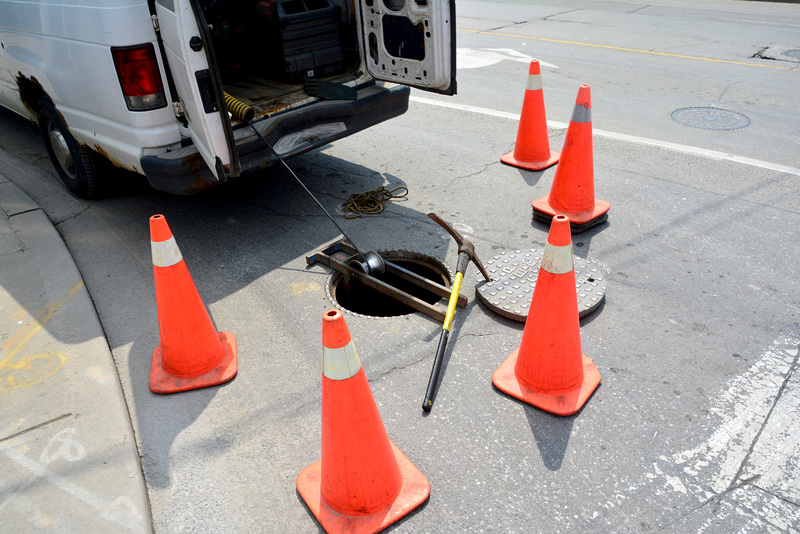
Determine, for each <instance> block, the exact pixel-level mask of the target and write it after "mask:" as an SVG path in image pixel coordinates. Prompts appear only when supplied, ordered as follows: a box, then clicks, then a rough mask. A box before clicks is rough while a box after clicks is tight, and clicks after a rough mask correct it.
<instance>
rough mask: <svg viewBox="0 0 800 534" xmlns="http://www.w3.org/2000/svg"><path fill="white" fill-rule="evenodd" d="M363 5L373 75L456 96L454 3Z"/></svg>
mask: <svg viewBox="0 0 800 534" xmlns="http://www.w3.org/2000/svg"><path fill="white" fill-rule="evenodd" d="M358 6H359V15H360V17H361V37H362V39H363V43H364V51H365V56H366V57H365V58H364V59H365V61H366V63H367V71H369V73H370V74H371V75H372V76H374V77H375V78H377V79H378V80H384V81H388V82H395V83H401V84H404V85H410V86H412V87H416V88H418V89H425V90H426V91H434V92H437V93H443V94H446V95H454V94H455V93H456V35H455V29H456V21H455V17H456V2H455V0H358Z"/></svg>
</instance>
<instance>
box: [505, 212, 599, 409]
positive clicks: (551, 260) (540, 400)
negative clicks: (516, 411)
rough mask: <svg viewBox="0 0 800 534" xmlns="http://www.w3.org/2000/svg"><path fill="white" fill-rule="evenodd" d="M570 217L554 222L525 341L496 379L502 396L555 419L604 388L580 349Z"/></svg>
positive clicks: (595, 371) (529, 316) (561, 217)
mask: <svg viewBox="0 0 800 534" xmlns="http://www.w3.org/2000/svg"><path fill="white" fill-rule="evenodd" d="M576 297H577V295H576V294H575V271H574V267H573V263H572V237H571V235H570V228H569V219H568V218H567V217H566V216H564V215H557V216H555V217H554V218H553V223H552V225H551V227H550V234H549V235H548V236H547V244H546V245H545V247H544V254H543V256H542V262H541V267H540V269H539V278H538V279H537V280H536V287H535V288H534V290H533V300H532V302H531V307H530V312H529V313H528V319H527V321H526V322H525V330H524V331H523V332H522V343H521V344H520V346H519V347H518V348H517V349H516V350H515V351H514V352H512V353H511V356H509V357H508V359H507V360H506V361H505V362H503V364H502V365H500V367H498V368H497V370H496V371H495V372H494V374H493V375H492V383H494V385H495V386H496V387H497V389H499V390H500V391H503V392H504V393H507V394H508V395H511V396H512V397H516V398H518V399H520V400H521V401H524V402H527V403H528V404H532V405H533V406H536V407H537V408H541V409H542V410H545V411H548V412H550V413H554V414H556V415H572V414H574V413H575V412H577V411H578V410H580V408H581V406H583V405H584V403H585V402H586V400H587V399H588V398H589V396H590V395H591V394H592V392H593V391H594V390H595V388H597V386H598V384H600V379H601V376H600V372H599V371H598V370H597V367H596V366H595V365H594V363H592V359H591V358H589V357H587V356H584V355H583V354H582V351H581V333H580V324H579V322H578V300H577V298H576Z"/></svg>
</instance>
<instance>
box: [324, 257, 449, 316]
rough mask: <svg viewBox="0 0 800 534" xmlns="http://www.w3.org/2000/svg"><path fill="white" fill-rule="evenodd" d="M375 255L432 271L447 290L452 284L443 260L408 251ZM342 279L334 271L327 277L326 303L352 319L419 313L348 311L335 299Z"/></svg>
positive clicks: (447, 267)
mask: <svg viewBox="0 0 800 534" xmlns="http://www.w3.org/2000/svg"><path fill="white" fill-rule="evenodd" d="M377 253H378V254H379V255H380V257H381V258H383V259H384V260H385V261H390V262H393V263H397V262H398V261H399V262H411V263H419V264H421V265H424V266H425V267H427V268H429V269H433V270H434V271H436V273H437V274H439V275H440V276H441V277H442V285H443V286H444V287H446V288H448V289H449V288H450V284H451V283H452V280H453V276H454V275H453V272H452V270H451V269H450V266H449V265H447V263H446V262H445V261H443V260H439V259H437V258H434V257H433V256H429V255H427V254H423V253H421V252H412V251H408V250H380V251H377ZM344 278H345V275H344V274H343V273H341V272H339V271H336V270H334V271H333V272H331V274H330V276H329V277H328V282H327V283H326V284H325V296H326V297H327V298H328V301H330V302H331V303H332V304H333V305H334V307H336V309H338V310H341V311H342V312H343V313H347V314H350V315H352V316H354V317H363V318H365V319H393V318H397V317H408V316H409V315H414V314H415V313H421V312H417V310H414V309H413V308H411V309H410V311H409V312H408V313H403V314H399V315H367V314H364V313H359V312H356V311H353V310H350V309H349V308H345V307H344V306H342V305H341V304H340V303H339V301H338V300H337V299H336V286H337V285H338V284H339V283H340V282H341V281H342V280H343V279H344ZM440 300H444V297H442V299H440ZM437 302H438V301H437Z"/></svg>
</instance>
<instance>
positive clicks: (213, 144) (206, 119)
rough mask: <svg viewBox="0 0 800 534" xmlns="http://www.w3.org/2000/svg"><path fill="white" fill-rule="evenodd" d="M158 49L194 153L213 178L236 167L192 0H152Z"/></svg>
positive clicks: (210, 54)
mask: <svg viewBox="0 0 800 534" xmlns="http://www.w3.org/2000/svg"><path fill="white" fill-rule="evenodd" d="M155 8H156V13H157V14H158V25H159V27H160V31H161V40H162V41H163V46H164V53H165V55H166V58H167V63H168V64H169V68H170V70H171V71H172V78H173V80H174V82H175V89H176V91H177V93H178V97H179V98H180V101H181V104H182V105H183V111H184V113H185V114H186V119H187V121H188V127H189V132H190V134H191V136H192V141H193V142H194V144H195V146H196V147H197V150H198V152H200V155H201V156H202V157H203V160H205V162H206V164H208V166H209V168H210V169H211V172H213V173H214V175H215V176H216V177H217V179H218V180H223V181H224V180H225V179H226V176H239V174H240V173H241V168H240V166H239V157H238V154H237V152H236V147H235V144H234V140H233V131H232V130H231V123H230V119H229V118H228V113H227V108H226V107H225V101H224V97H223V92H222V82H221V81H220V78H219V72H218V71H217V69H216V61H215V59H214V49H213V47H212V46H211V36H210V35H209V32H208V27H207V25H206V24H205V23H204V22H202V23H201V22H199V21H202V20H204V19H203V18H202V12H201V10H200V6H199V5H198V4H197V0H156V6H155Z"/></svg>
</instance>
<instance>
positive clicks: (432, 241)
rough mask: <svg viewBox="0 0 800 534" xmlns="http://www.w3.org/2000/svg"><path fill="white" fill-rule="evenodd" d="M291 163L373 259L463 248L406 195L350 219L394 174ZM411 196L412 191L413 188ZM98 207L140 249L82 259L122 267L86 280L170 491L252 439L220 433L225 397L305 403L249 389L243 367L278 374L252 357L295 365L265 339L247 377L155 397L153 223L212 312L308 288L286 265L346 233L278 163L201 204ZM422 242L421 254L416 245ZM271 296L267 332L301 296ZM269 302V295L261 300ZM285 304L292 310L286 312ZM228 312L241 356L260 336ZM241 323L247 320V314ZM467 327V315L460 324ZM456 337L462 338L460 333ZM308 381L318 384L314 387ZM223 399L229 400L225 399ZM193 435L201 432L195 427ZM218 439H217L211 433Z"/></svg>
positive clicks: (313, 156) (130, 196) (163, 197)
mask: <svg viewBox="0 0 800 534" xmlns="http://www.w3.org/2000/svg"><path fill="white" fill-rule="evenodd" d="M323 150H324V149H323ZM288 163H289V165H290V167H291V168H292V169H293V170H294V172H295V173H296V174H297V176H298V177H299V178H300V180H301V181H302V182H303V184H304V185H305V186H306V187H307V188H308V189H309V190H310V191H311V192H312V193H313V194H314V196H315V197H316V198H317V199H318V200H319V202H320V203H321V204H322V205H323V206H324V207H325V209H326V210H327V211H328V212H329V213H330V214H331V216H332V217H333V218H334V220H336V222H337V223H338V224H339V226H341V227H342V228H343V229H344V230H345V232H346V233H347V234H348V235H349V237H350V238H351V239H352V240H353V241H355V242H356V243H357V244H358V246H359V247H360V248H361V249H362V250H363V251H365V252H366V251H370V250H386V249H389V250H393V249H397V248H402V249H408V248H409V246H408V245H409V244H411V246H413V247H414V248H413V249H412V250H413V251H414V252H423V253H425V254H427V255H431V256H438V257H440V259H444V257H443V255H444V254H445V252H446V251H447V250H449V249H450V247H454V246H455V245H454V244H453V243H450V242H448V244H447V246H446V247H441V240H440V239H439V238H438V234H437V232H438V231H437V230H436V227H435V225H433V224H432V223H431V221H430V219H429V218H428V217H427V216H426V214H425V213H420V212H418V211H415V210H412V209H409V208H407V207H406V206H407V201H406V200H405V199H396V200H395V199H393V200H391V201H388V202H387V203H386V209H385V211H384V212H383V213H381V214H380V215H378V216H364V217H362V218H360V219H344V217H343V214H344V212H343V210H342V204H343V203H344V202H345V201H346V200H347V198H348V197H349V196H350V195H351V194H353V193H361V192H364V191H370V190H374V189H378V188H379V187H381V186H385V187H386V188H387V189H393V188H395V187H397V186H401V185H402V186H405V185H406V184H405V182H404V181H403V180H402V179H400V178H398V177H396V176H393V175H390V174H384V173H381V172H378V171H375V170H372V169H368V168H365V167H362V166H360V165H356V164H352V163H350V162H347V161H344V160H341V159H338V158H336V157H332V156H329V155H326V154H325V153H324V152H322V151H317V152H312V153H308V154H305V155H303V156H300V157H297V158H293V159H291V160H289V161H288ZM411 194H412V195H414V194H415V191H412V192H411ZM90 211H93V212H96V217H97V218H100V219H103V220H105V221H107V222H108V221H109V220H110V224H111V225H112V228H109V229H108V230H110V231H112V232H113V233H115V234H116V235H117V236H119V237H120V240H121V241H122V242H124V243H125V245H124V246H127V247H129V249H130V250H131V256H132V257H131V259H130V261H129V262H127V264H126V265H123V264H120V263H119V262H116V263H115V262H114V261H113V260H111V259H104V258H103V251H102V247H98V246H95V245H89V244H85V245H84V247H82V248H81V249H80V250H76V251H75V253H76V254H78V255H81V254H84V255H86V256H87V258H88V257H92V258H94V259H95V260H97V259H98V258H99V259H100V261H101V262H102V261H106V262H107V266H105V267H101V270H104V271H106V270H107V271H110V272H113V271H122V272H119V273H117V274H115V275H113V276H112V277H111V278H110V279H108V278H105V277H103V276H97V277H93V278H92V280H91V283H87V284H88V285H89V289H90V292H91V293H92V294H93V295H98V297H97V299H96V300H98V301H103V302H106V303H113V304H102V303H99V304H98V306H97V308H98V312H99V313H100V315H101V319H102V318H103V316H105V317H106V318H105V319H104V320H103V322H104V326H105V328H106V333H107V335H108V339H109V344H110V345H111V347H112V350H114V352H115V357H116V356H117V354H119V355H120V356H121V357H124V358H127V364H128V365H127V368H126V370H125V372H127V373H128V374H129V377H130V382H131V383H132V390H131V391H130V392H129V395H128V398H129V401H130V400H131V399H132V402H133V404H134V406H133V407H132V409H131V410H130V411H131V414H135V415H134V417H135V418H136V421H135V428H136V429H137V436H138V438H139V440H140V442H141V447H142V451H141V452H142V463H143V466H144V469H145V474H146V476H147V482H148V484H149V485H151V486H153V487H155V488H171V487H173V486H174V484H175V483H177V482H176V481H175V477H178V480H183V479H185V478H186V477H187V476H189V477H191V476H193V475H187V474H184V473H178V470H181V471H183V470H184V469H185V468H186V466H188V465H190V464H193V463H195V462H201V463H202V462H207V463H209V464H212V462H214V461H215V460H214V459H215V458H217V457H220V456H224V455H225V454H226V453H228V451H229V450H230V449H232V448H235V447H236V446H238V445H240V441H242V440H244V439H247V438H246V436H242V435H240V434H239V433H220V434H218V435H217V436H214V435H213V433H214V428H215V426H214V425H215V423H214V419H215V418H216V417H218V416H217V415H216V412H217V411H218V410H219V408H212V409H211V410H209V407H210V405H211V404H212V402H213V403H214V404H215V405H216V406H219V405H220V403H222V402H224V403H226V404H227V403H230V402H231V401H234V402H240V399H239V397H241V396H242V395H246V396H249V397H251V398H253V399H255V402H257V403H259V405H264V406H267V405H273V404H275V403H283V404H285V405H292V404H296V402H289V401H288V399H287V398H282V394H281V393H278V394H273V395H271V396H269V397H268V398H264V395H263V394H262V392H261V389H260V388H258V387H257V386H255V387H256V389H255V390H253V389H252V388H253V387H254V386H253V385H251V383H257V380H255V379H254V378H253V374H252V373H248V372H247V371H245V372H242V366H250V367H249V368H250V369H251V370H252V369H253V368H254V367H257V368H258V370H259V372H262V371H264V372H266V371H270V372H271V371H272V368H268V367H267V365H268V364H262V363H261V362H258V363H256V362H254V361H253V360H254V357H255V359H264V360H276V361H277V360H282V359H284V358H287V356H286V355H285V354H284V352H285V351H286V349H284V348H282V347H280V346H271V345H269V344H267V345H265V344H263V343H262V344H260V345H259V346H260V347H263V349H261V348H260V349H259V350H260V351H261V354H256V355H252V354H250V355H248V356H245V354H242V355H241V357H240V375H239V376H237V377H236V378H234V379H233V381H231V382H230V383H228V384H225V385H221V386H214V387H210V388H205V389H201V390H195V391H190V392H182V393H176V394H170V395H156V394H154V393H152V392H150V390H149V388H148V379H149V374H150V362H151V359H152V353H153V350H154V349H155V347H157V346H158V345H159V337H158V330H157V325H158V317H157V312H156V307H155V297H154V289H153V281H152V266H151V264H152V261H151V257H150V244H149V240H150V236H149V227H148V219H149V217H150V216H152V215H154V214H157V213H160V214H163V215H164V217H165V218H166V220H167V223H168V224H169V227H170V229H171V231H172V234H173V235H174V237H175V241H176V243H177V244H178V246H179V248H180V251H181V253H182V256H183V258H184V260H185V262H186V265H187V267H188V269H189V271H190V274H191V277H192V280H193V282H194V285H195V286H196V288H197V290H198V292H199V293H200V295H201V297H202V300H203V302H204V304H205V305H206V306H207V307H209V308H214V307H215V304H217V303H219V302H221V301H224V300H226V299H229V298H231V297H232V296H233V298H236V297H235V296H236V295H238V294H239V293H240V291H241V290H242V289H244V288H247V287H248V286H250V285H251V284H256V286H258V285H259V284H263V283H264V280H265V278H264V277H265V275H269V274H270V273H273V276H270V277H269V280H274V279H276V278H275V277H278V278H282V279H285V278H288V279H289V280H295V279H298V283H302V281H303V280H308V279H311V278H308V277H311V276H317V275H315V274H313V273H311V274H305V272H307V271H308V269H305V270H303V268H301V267H300V268H295V267H294V266H290V267H287V264H289V263H293V264H294V265H296V264H297V260H298V258H302V257H303V255H304V254H306V253H308V252H309V251H312V250H321V247H322V246H324V245H325V244H327V243H330V242H331V241H333V240H335V239H336V238H338V237H339V236H340V235H341V234H340V232H339V230H338V229H337V227H336V226H335V225H334V224H333V223H332V222H331V221H330V220H328V218H327V216H326V215H325V213H324V212H323V211H322V210H321V209H320V208H319V206H317V205H316V203H315V202H314V200H313V199H312V198H311V197H310V196H309V195H308V193H307V192H306V191H304V189H303V188H302V187H301V186H300V185H299V184H298V183H297V182H296V181H295V179H294V178H293V177H292V175H291V174H290V173H289V172H288V171H287V170H286V169H285V168H283V167H282V166H277V165H276V166H273V167H272V168H270V169H268V170H266V171H264V172H262V173H259V174H256V175H253V176H249V177H245V178H242V179H240V180H238V181H236V182H232V183H230V184H227V185H225V184H222V185H221V186H220V187H217V188H214V189H211V190H209V191H206V192H204V193H201V194H198V195H195V196H191V197H176V196H174V195H168V194H162V193H159V192H157V191H152V190H141V189H139V187H138V186H136V185H135V184H134V185H133V186H132V188H131V189H128V190H127V194H123V195H120V196H117V197H109V198H106V199H103V200H101V201H98V202H96V203H92V204H91V205H90ZM397 228H400V230H397ZM417 243H418V244H419V246H420V247H421V248H422V250H420V249H419V248H417V246H416V244H417ZM106 246H107V244H106ZM439 247H441V248H439ZM79 248H80V247H79ZM435 249H438V250H435ZM86 261H89V260H88V259H87V260H86ZM316 270H317V271H318V270H319V269H316ZM295 272H296V276H295V274H294V273H295ZM120 278H128V279H131V280H137V281H138V283H136V284H129V283H128V284H124V283H122V282H118V283H116V284H115V283H114V282H113V280H114V279H117V280H118V281H119V279H120ZM267 291H268V292H269V293H270V294H271V295H278V296H277V297H276V298H275V299H274V300H272V301H271V302H264V303H255V306H254V308H253V309H254V310H257V313H258V314H259V315H260V314H261V312H262V311H263V313H264V315H263V318H261V319H260V320H261V321H263V323H264V326H263V327H262V329H264V328H266V329H269V328H272V325H270V322H269V317H270V316H272V317H274V316H275V315H276V314H283V315H287V314H290V313H291V312H292V310H291V309H290V308H291V307H293V306H297V305H298V301H297V300H296V299H295V298H294V296H293V295H292V293H291V291H286V292H285V294H284V295H280V294H279V293H276V291H277V290H275V289H274V288H271V287H270V288H267ZM260 297H262V298H263V295H260ZM120 302H126V303H127V305H128V306H131V307H133V308H135V309H136V310H137V311H136V313H128V314H125V320H126V321H125V323H124V324H121V323H120V322H119V318H120V312H119V309H118V308H119V303H120ZM282 304H285V305H286V306H287V308H282V307H281V306H282ZM227 313H228V320H227V322H225V324H217V325H216V327H217V328H218V330H233V331H235V333H236V335H237V336H240V334H241V337H243V341H242V342H240V349H241V347H242V346H243V345H245V343H246V342H245V340H244V338H245V336H249V337H254V336H260V335H261V334H260V333H259V332H251V331H250V330H248V328H246V327H244V326H241V325H239V326H237V325H236V324H234V325H231V324H230V317H231V316H237V311H235V310H234V311H228V312H227ZM254 313H255V312H254ZM299 313H301V314H302V313H304V310H299ZM463 313H464V312H463V310H459V312H457V315H460V314H462V316H463ZM211 316H212V320H218V319H219V318H215V317H214V315H213V314H211ZM238 316H239V317H241V314H239V315H238ZM432 324H434V323H432ZM314 327H316V325H313V324H312V325H306V329H309V328H314ZM459 327H460V323H459V322H458V318H457V322H456V329H458V328H459ZM454 334H457V330H456V332H454ZM286 336H287V337H288V338H289V339H290V342H295V339H294V337H293V336H294V333H287V334H286ZM448 349H449V350H450V351H451V350H452V347H448ZM298 356H299V357H300V359H301V360H302V359H304V357H305V355H304V354H303V355H298V354H294V355H292V356H291V357H290V358H289V359H290V360H291V359H292V358H297V357H298ZM445 367H446V362H445ZM443 371H444V370H443ZM288 372H289V371H287V373H288ZM443 375H444V372H443ZM270 379H271V380H275V381H278V382H280V381H283V380H292V379H293V378H292V377H291V376H290V375H286V376H273V377H271V378H270ZM308 386H309V388H310V387H311V386H312V384H311V383H309V384H308ZM303 387H305V384H304V385H303ZM304 391H305V394H307V395H311V394H312V393H313V394H314V395H316V394H317V393H316V392H315V391H312V389H308V390H304ZM295 394H297V395H299V393H295ZM218 395H219V396H221V397H223V398H224V400H220V399H217V400H215V399H216V397H217V396H218ZM307 395H306V396H307ZM292 400H293V401H295V400H296V399H292ZM301 402H302V401H301ZM245 421H246V416H245V414H241V415H239V414H235V415H233V416H232V418H229V420H228V421H226V422H225V423H224V424H223V426H224V427H226V428H231V427H234V426H237V425H238V423H242V424H245ZM188 429H191V430H189V431H188V432H187V430H188ZM198 434H202V436H203V437H199V436H198ZM209 434H212V435H211V436H210V437H209ZM187 443H190V444H191V445H188V444H187Z"/></svg>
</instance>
